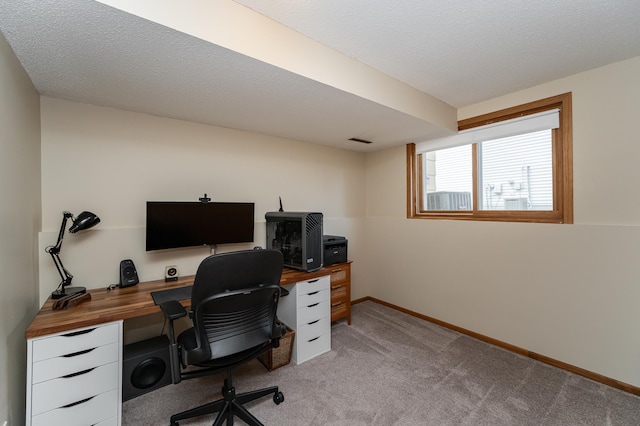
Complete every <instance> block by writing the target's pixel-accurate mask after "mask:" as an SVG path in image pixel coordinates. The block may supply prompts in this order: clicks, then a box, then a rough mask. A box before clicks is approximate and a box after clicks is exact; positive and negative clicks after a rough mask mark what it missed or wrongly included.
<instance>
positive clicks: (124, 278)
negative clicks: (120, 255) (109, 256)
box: [120, 259, 138, 287]
mask: <svg viewBox="0 0 640 426" xmlns="http://www.w3.org/2000/svg"><path fill="white" fill-rule="evenodd" d="M136 284H138V272H137V271H136V265H134V264H133V261H132V260H131V259H125V260H123V261H121V262H120V287H129V286H132V285H136Z"/></svg>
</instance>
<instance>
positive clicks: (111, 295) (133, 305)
mask: <svg viewBox="0 0 640 426" xmlns="http://www.w3.org/2000/svg"><path fill="white" fill-rule="evenodd" d="M329 274H331V267H330V266H329V267H326V268H321V269H319V270H317V271H314V272H304V271H296V270H293V269H288V268H285V269H284V270H283V271H282V278H281V279H280V285H287V284H293V283H296V282H298V281H304V280H309V279H313V278H317V277H321V276H323V275H329ZM193 279H194V275H190V276H185V277H181V278H179V279H178V280H177V281H174V282H165V281H164V279H162V280H157V281H147V282H141V283H139V284H137V285H134V286H131V287H125V288H120V287H116V288H114V289H113V290H111V291H107V289H93V290H88V293H90V294H91V300H90V301H87V302H84V303H81V304H80V305H78V306H74V307H71V308H69V309H64V310H58V311H54V310H53V309H52V307H53V303H54V302H55V301H54V300H52V299H51V297H49V299H47V301H46V302H45V303H44V305H42V308H40V311H39V312H38V313H37V315H36V316H35V318H34V319H33V321H32V322H31V324H30V325H29V328H27V331H26V332H25V337H26V338H27V339H31V338H34V337H38V336H45V335H48V334H53V333H60V332H64V331H69V330H73V329H76V328H82V327H89V326H92V325H98V324H103V323H106V322H111V321H118V320H125V319H128V318H135V317H141V316H144V315H149V314H154V313H156V312H160V307H158V306H156V305H155V303H154V302H153V298H152V297H151V293H152V292H154V291H160V290H168V289H171V288H178V287H185V286H188V285H192V284H193ZM180 303H181V304H182V305H183V306H189V304H190V303H191V300H189V299H186V300H181V301H180Z"/></svg>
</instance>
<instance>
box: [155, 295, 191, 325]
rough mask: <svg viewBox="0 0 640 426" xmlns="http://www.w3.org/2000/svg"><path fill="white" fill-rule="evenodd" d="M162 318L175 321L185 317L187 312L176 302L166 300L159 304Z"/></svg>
mask: <svg viewBox="0 0 640 426" xmlns="http://www.w3.org/2000/svg"><path fill="white" fill-rule="evenodd" d="M160 309H162V313H163V314H164V317H165V318H167V319H168V320H171V321H173V320H176V319H178V318H182V317H183V316H185V315H187V310H186V309H185V308H184V306H182V305H181V304H180V302H178V301H177V300H168V301H166V302H163V303H161V304H160Z"/></svg>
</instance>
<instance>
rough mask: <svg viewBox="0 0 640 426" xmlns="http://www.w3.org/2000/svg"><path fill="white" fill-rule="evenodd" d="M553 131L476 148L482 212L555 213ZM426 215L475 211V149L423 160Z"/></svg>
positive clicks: (450, 150) (446, 152) (435, 153)
mask: <svg viewBox="0 0 640 426" xmlns="http://www.w3.org/2000/svg"><path fill="white" fill-rule="evenodd" d="M551 143H552V136H551V130H544V131H540V132H534V133H527V134H524V135H517V136H511V137H507V138H502V139H495V140H490V141H486V142H481V143H478V144H477V148H476V149H477V150H478V155H477V158H478V165H477V167H478V170H479V173H478V208H479V209H480V210H553V153H552V145H551ZM423 161H424V164H423V170H425V171H426V173H425V174H424V179H425V181H424V183H423V188H424V191H425V192H424V194H423V197H422V199H423V202H425V205H424V206H423V209H424V210H431V211H438V210H472V209H473V203H472V193H473V174H472V167H471V166H472V145H463V146H459V147H454V148H447V149H441V150H436V151H431V152H426V153H425V154H424V155H423Z"/></svg>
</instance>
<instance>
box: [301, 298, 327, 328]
mask: <svg viewBox="0 0 640 426" xmlns="http://www.w3.org/2000/svg"><path fill="white" fill-rule="evenodd" d="M329 316H331V303H329V301H328V300H326V301H324V302H320V303H318V304H315V305H311V306H306V307H305V308H304V309H298V324H297V325H298V326H300V325H302V324H309V323H310V322H312V321H315V320H319V319H322V318H325V317H329Z"/></svg>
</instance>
